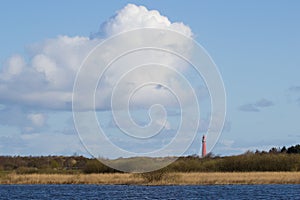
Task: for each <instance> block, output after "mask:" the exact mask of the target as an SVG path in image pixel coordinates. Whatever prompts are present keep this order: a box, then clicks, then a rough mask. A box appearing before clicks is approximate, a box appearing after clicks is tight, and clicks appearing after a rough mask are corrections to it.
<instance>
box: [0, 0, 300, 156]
mask: <svg viewBox="0 0 300 200" xmlns="http://www.w3.org/2000/svg"><path fill="white" fill-rule="evenodd" d="M128 3H133V4H136V5H143V6H145V7H147V9H148V10H157V11H159V12H160V14H161V15H162V16H166V17H167V18H168V19H169V21H171V22H183V24H185V25H186V26H188V27H190V29H191V31H192V32H193V35H194V38H195V40H196V41H197V42H198V43H200V44H201V45H202V46H203V47H204V48H205V49H206V50H207V51H208V53H209V54H210V55H211V57H212V58H213V60H214V62H215V63H216V65H217V66H218V68H219V70H220V73H221V75H222V78H223V81H224V84H225V88H226V94H227V117H226V125H225V128H224V131H223V132H222V134H221V137H220V139H219V141H218V143H217V145H216V146H215V147H214V149H213V150H212V152H213V153H214V154H219V155H231V154H239V153H243V152H245V151H246V150H255V149H259V150H267V149H270V148H271V147H273V146H276V147H282V146H284V145H285V146H290V145H294V144H297V143H299V141H300V126H299V119H300V79H299V74H300V56H299V52H300V26H299V25H300V24H299V19H300V13H299V8H300V3H299V2H298V1H289V2H284V1H243V2H242V1H226V2H225V1H224V2H223V1H196V0H195V1H188V2H184V1H179V2H176V3H175V2H174V1H113V2H109V1H107V2H105V3H104V2H103V1H102V2H101V1H86V2H84V1H76V2H73V1H64V2H61V1H43V2H38V1H26V2H25V1H24V2H20V1H2V2H1V7H0V24H1V36H2V37H0V44H1V45H0V62H1V68H0V70H1V71H2V72H3V71H5V69H6V67H7V66H8V65H10V64H9V59H10V58H11V57H13V56H16V55H19V56H23V58H24V62H25V63H28V62H31V59H32V57H34V56H35V55H36V54H37V53H36V51H39V50H40V49H39V48H42V47H40V46H43V45H45V46H47V45H48V46H47V47H49V46H51V45H52V46H51V48H55V45H56V44H58V43H56V42H57V41H56V39H57V38H58V37H59V36H68V37H70V38H72V37H76V36H80V37H87V38H88V37H90V36H91V35H92V34H93V33H97V32H98V31H99V29H100V25H101V24H102V23H104V22H106V21H107V20H108V19H109V18H110V17H112V16H114V15H115V14H116V11H118V10H121V9H122V8H124V7H125V6H126V5H127V4H128ZM51 39H53V40H54V39H55V41H52V40H51ZM49 40H50V42H49ZM61 40H62V41H65V40H64V39H63V38H62V39H61ZM47 41H48V43H47ZM51 41H52V43H51ZM46 43H47V44H46ZM91 43H92V42H91ZM90 45H91V46H92V45H93V44H90ZM44 51H46V50H45V49H44ZM78 59H79V58H78ZM15 60H17V61H19V60H18V59H17V58H16V59H15ZM17 61H16V62H17ZM57 62H59V61H57ZM17 64H20V63H18V62H17V63H16V65H17ZM25 65H26V64H25ZM17 69H18V67H17ZM23 78H24V80H25V81H26V80H27V79H25V77H23ZM18 80H20V79H18ZM9 81H15V80H9ZM9 81H8V79H7V80H6V82H5V81H4V82H1V84H8V82H9ZM69 81H70V82H71V81H72V80H69ZM19 83H21V82H18V81H15V83H14V82H13V83H11V82H9V84H10V87H9V89H10V90H15V91H16V93H18V92H23V91H25V90H26V89H28V90H30V89H31V87H29V86H26V87H27V88H25V89H22V87H21V86H22V85H18V84H19ZM0 86H1V85H0ZM24 87H25V86H24ZM32 87H34V86H32ZM0 95H1V99H0V104H1V107H0V154H5V155H30V154H31V155H40V154H44V155H48V154H63V155H70V154H73V153H75V152H77V153H79V154H84V155H87V153H86V151H85V149H84V148H83V147H82V144H81V143H80V141H79V138H78V136H77V134H76V132H75V130H74V124H73V120H72V113H71V112H70V111H69V110H68V109H63V108H61V107H59V106H58V107H55V105H53V106H48V107H47V106H45V105H43V103H40V102H37V101H32V102H30V98H29V100H28V99H26V102H25V100H24V99H22V98H19V99H14V100H12V98H10V96H9V95H12V94H11V93H7V92H3V91H1V93H0ZM53 101H55V98H54V99H53ZM105 112H106V111H105ZM105 112H104V113H105ZM99 115H103V116H104V117H103V121H105V120H106V121H107V123H108V124H109V123H110V122H109V119H108V117H107V116H109V114H108V115H105V114H103V113H99ZM138 116H139V117H141V116H142V115H141V114H138ZM104 119H105V120H104ZM171 121H172V120H171ZM170 123H171V122H170ZM109 128H111V127H108V129H109ZM111 131H113V130H111ZM201 135H202V133H199V134H198V138H197V141H196V142H194V144H193V145H192V147H191V148H190V151H189V152H188V153H191V154H192V153H197V152H198V150H197V149H198V147H199V141H200V137H201Z"/></svg>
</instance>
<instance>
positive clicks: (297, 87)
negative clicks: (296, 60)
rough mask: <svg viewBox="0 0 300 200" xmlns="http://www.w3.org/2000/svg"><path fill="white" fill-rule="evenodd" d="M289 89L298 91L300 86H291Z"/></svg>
mask: <svg viewBox="0 0 300 200" xmlns="http://www.w3.org/2000/svg"><path fill="white" fill-rule="evenodd" d="M289 91H291V92H300V86H291V87H290V88H289Z"/></svg>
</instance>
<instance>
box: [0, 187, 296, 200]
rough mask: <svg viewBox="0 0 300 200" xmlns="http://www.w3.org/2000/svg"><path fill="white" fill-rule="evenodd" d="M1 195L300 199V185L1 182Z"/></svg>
mask: <svg viewBox="0 0 300 200" xmlns="http://www.w3.org/2000/svg"><path fill="white" fill-rule="evenodd" d="M0 199H20V200H22V199H43V200H48V199H62V200H64V199H139V200H140V199H255V200H257V199H300V185H226V186H222V185H217V186H216V185H214V186H133V185H130V186H128V185H0Z"/></svg>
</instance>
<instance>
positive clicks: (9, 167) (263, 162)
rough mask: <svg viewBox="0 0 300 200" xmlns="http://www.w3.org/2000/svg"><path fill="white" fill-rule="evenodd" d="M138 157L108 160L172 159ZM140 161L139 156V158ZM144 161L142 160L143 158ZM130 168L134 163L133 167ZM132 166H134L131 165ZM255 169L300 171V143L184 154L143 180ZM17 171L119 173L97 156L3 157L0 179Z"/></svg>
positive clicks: (17, 172)
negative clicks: (172, 174)
mask: <svg viewBox="0 0 300 200" xmlns="http://www.w3.org/2000/svg"><path fill="white" fill-rule="evenodd" d="M135 159H136V158H119V159H116V160H106V162H117V163H118V164H120V165H122V166H124V165H126V164H128V160H129V161H130V163H131V164H132V163H133V164H134V165H135V166H136V167H137V168H138V167H139V166H143V165H142V164H141V163H139V162H146V163H149V162H153V161H154V159H155V160H158V159H160V160H162V161H163V159H165V160H168V159H170V158H144V159H139V160H138V162H132V161H134V160H135ZM136 160H137V159H136ZM141 160H142V161H141ZM129 167H130V166H129ZM131 169H132V168H131ZM254 171H300V145H296V146H291V147H289V148H286V147H283V148H281V149H280V148H272V149H270V151H269V152H264V151H263V152H260V151H256V152H246V153H244V154H242V155H237V156H226V157H219V156H212V155H208V156H207V157H205V158H199V157H197V156H187V157H180V158H178V159H177V160H176V161H175V162H173V163H172V164H170V165H169V166H167V167H166V168H164V169H163V170H160V171H156V172H150V173H144V174H143V175H141V176H142V178H143V179H145V180H148V181H149V182H151V181H153V180H159V179H161V177H163V176H164V174H166V172H254ZM11 172H14V173H16V174H81V173H85V174H90V173H115V172H118V171H117V170H115V169H111V168H109V167H107V166H106V165H104V164H102V163H101V162H98V161H97V160H96V159H92V158H85V157H83V156H70V157H65V156H41V157H31V156H29V157H20V156H14V157H12V156H0V178H1V176H5V175H6V174H8V173H11Z"/></svg>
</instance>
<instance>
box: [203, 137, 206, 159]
mask: <svg viewBox="0 0 300 200" xmlns="http://www.w3.org/2000/svg"><path fill="white" fill-rule="evenodd" d="M205 156H206V137H205V135H203V137H202V158H204V157H205Z"/></svg>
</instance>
